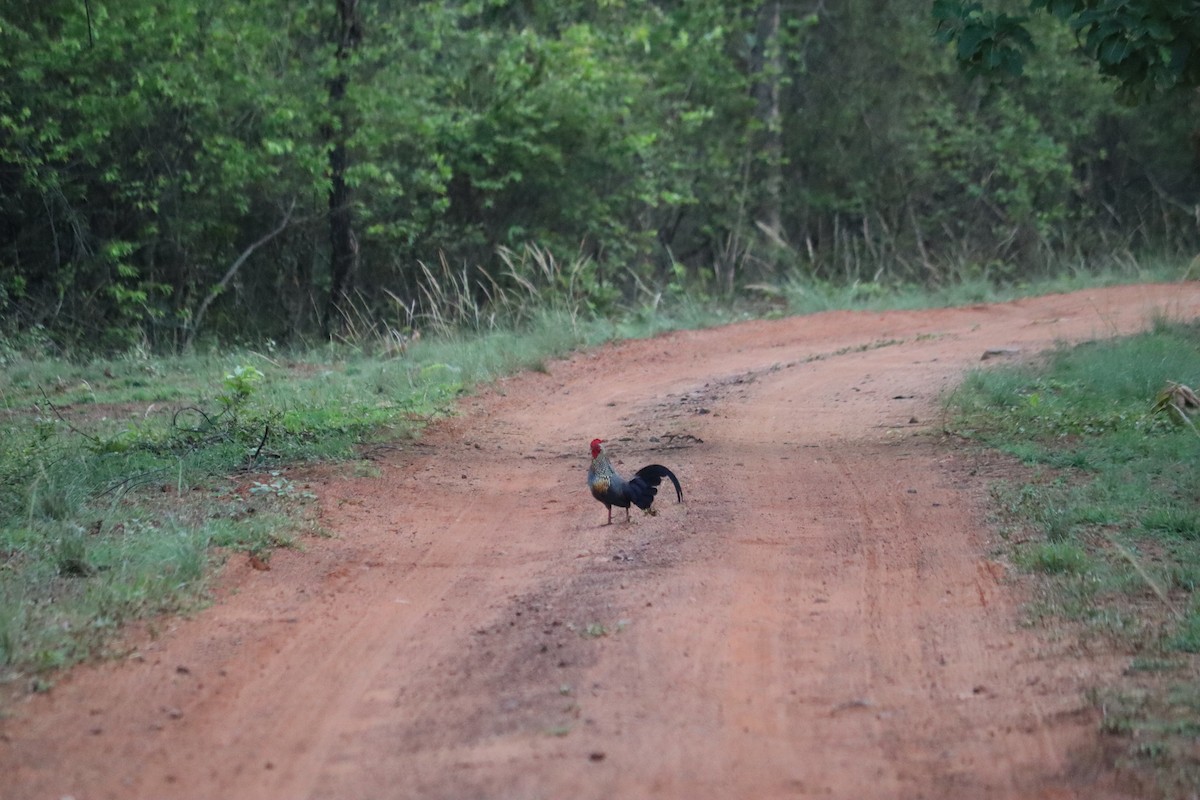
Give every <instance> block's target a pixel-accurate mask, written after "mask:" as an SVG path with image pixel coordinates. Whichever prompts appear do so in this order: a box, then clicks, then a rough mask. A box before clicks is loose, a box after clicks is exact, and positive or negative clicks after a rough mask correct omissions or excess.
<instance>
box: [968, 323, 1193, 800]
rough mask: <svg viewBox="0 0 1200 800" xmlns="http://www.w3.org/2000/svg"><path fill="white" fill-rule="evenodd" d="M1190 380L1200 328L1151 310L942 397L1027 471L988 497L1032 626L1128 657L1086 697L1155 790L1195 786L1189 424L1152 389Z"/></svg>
mask: <svg viewBox="0 0 1200 800" xmlns="http://www.w3.org/2000/svg"><path fill="white" fill-rule="evenodd" d="M1197 382H1200V324H1197V323H1195V322H1182V321H1168V320H1165V319H1159V320H1156V321H1154V322H1153V323H1152V324H1151V327H1150V329H1149V330H1148V331H1146V332H1144V333H1142V334H1139V335H1136V336H1132V337H1128V338H1124V339H1119V340H1113V341H1103V342H1090V343H1086V344H1082V345H1079V346H1076V347H1070V348H1067V347H1064V348H1061V349H1057V350H1055V351H1053V352H1051V353H1049V354H1047V355H1046V356H1045V358H1044V359H1043V360H1042V361H1041V362H1040V363H1037V364H1034V365H1026V366H1013V367H998V368H995V369H987V370H981V371H978V372H975V373H973V374H971V375H970V376H969V377H968V378H967V379H966V381H965V382H964V383H963V384H962V386H961V387H960V388H959V389H958V390H957V392H956V393H955V394H954V395H953V397H952V398H951V405H952V407H953V409H954V411H955V413H956V414H957V419H956V422H955V427H956V430H957V432H958V433H961V434H965V435H968V436H971V437H973V438H975V439H978V440H979V441H981V442H984V443H986V444H988V445H990V446H991V447H995V448H998V449H1000V450H1002V451H1004V452H1006V453H1009V454H1011V455H1012V456H1014V457H1016V458H1017V459H1019V460H1020V462H1021V463H1023V464H1024V465H1026V469H1025V470H1023V472H1024V473H1025V474H1024V476H1023V477H1022V478H1021V479H1015V480H1011V481H1008V482H1004V483H1001V484H998V485H997V486H996V487H995V488H994V500H995V507H996V509H997V513H998V517H999V522H1000V525H1001V532H1002V535H1003V537H1004V539H1005V541H1006V545H1005V548H1004V549H1005V551H1006V552H1007V554H1008V555H1009V557H1011V558H1012V560H1013V561H1014V562H1015V563H1016V564H1017V565H1018V566H1019V567H1022V568H1024V569H1025V570H1028V571H1029V572H1030V573H1032V574H1034V575H1036V576H1038V581H1037V583H1038V587H1039V588H1038V590H1037V591H1038V595H1037V599H1036V601H1035V602H1034V603H1033V604H1032V605H1031V606H1030V609H1029V612H1030V619H1031V622H1032V623H1033V624H1036V625H1039V626H1055V625H1059V624H1063V623H1064V622H1066V623H1068V624H1071V625H1075V626H1078V629H1079V630H1080V631H1081V632H1082V635H1083V637H1082V640H1083V643H1084V647H1086V648H1088V649H1093V648H1094V649H1096V650H1098V651H1100V652H1116V653H1118V654H1125V655H1126V656H1127V658H1128V667H1127V669H1126V670H1125V672H1124V674H1123V675H1122V676H1121V677H1120V678H1119V679H1117V680H1116V681H1115V682H1113V683H1110V684H1106V685H1101V686H1097V687H1095V688H1094V692H1093V700H1094V702H1095V703H1096V706H1097V707H1098V708H1099V710H1100V711H1101V714H1102V717H1103V723H1102V724H1103V728H1104V730H1105V732H1107V733H1109V734H1113V735H1114V736H1116V737H1121V738H1120V739H1119V740H1118V741H1120V742H1121V750H1122V752H1123V754H1124V755H1123V756H1122V758H1123V760H1124V761H1125V762H1126V764H1127V766H1133V767H1135V769H1134V773H1135V774H1139V775H1143V776H1150V777H1148V778H1146V779H1145V780H1146V781H1147V785H1146V786H1145V787H1143V788H1144V789H1145V790H1146V791H1147V792H1149V793H1152V794H1154V795H1162V796H1167V797H1193V796H1194V794H1193V793H1194V790H1195V787H1196V786H1197V785H1200V756H1198V754H1197V750H1196V741H1197V739H1198V737H1200V471H1198V470H1197V466H1198V465H1200V431H1198V430H1197V428H1196V427H1195V423H1194V422H1193V421H1191V420H1190V419H1186V418H1185V416H1184V415H1181V414H1180V413H1179V411H1187V410H1188V409H1184V408H1181V407H1180V405H1179V403H1178V402H1177V401H1175V405H1176V407H1175V408H1172V407H1171V406H1172V402H1173V401H1172V397H1171V395H1170V393H1169V392H1166V393H1164V389H1169V388H1170V387H1172V386H1174V385H1177V384H1183V385H1185V386H1186V385H1189V384H1190V385H1195V384H1196V383H1197ZM1177 397H1178V395H1177ZM1193 411H1194V409H1193Z"/></svg>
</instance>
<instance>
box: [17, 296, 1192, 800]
mask: <svg viewBox="0 0 1200 800" xmlns="http://www.w3.org/2000/svg"><path fill="white" fill-rule="evenodd" d="M1155 313H1159V314H1166V315H1168V316H1172V317H1179V318H1191V317H1193V316H1195V315H1197V313H1200V285H1197V284H1182V285H1169V286H1138V287H1126V288H1117V289H1109V290H1096V291H1087V292H1082V293H1078V294H1072V295H1065V296H1055V297H1048V298H1041V299H1034V300H1026V301H1021V302H1017V303H1012V304H1006V305H999V306H978V307H972V308H964V309H954V310H939V311H921V312H893V313H859V312H836V313H827V314H818V315H814V316H808V317H802V318H794V319H785V320H778V321H773V322H755V323H748V324H741V325H736V326H732V327H727V328H723V329H719V330H709V331H702V332H686V333H677V334H672V335H668V336H663V337H660V338H657V339H654V340H650V341H639V342H630V343H624V344H620V345H616V346H613V347H607V348H604V349H602V350H601V351H598V352H590V353H587V354H581V355H578V356H575V357H573V358H571V359H569V360H567V361H563V362H559V363H554V364H552V365H550V368H549V370H548V371H547V372H546V373H530V374H525V375H521V376H518V377H515V378H513V379H510V380H506V381H503V382H501V383H499V384H497V385H496V386H494V387H492V388H491V389H490V390H489V391H488V392H486V393H485V394H483V395H480V396H477V397H473V398H468V399H467V400H465V401H464V403H463V404H462V414H461V416H459V417H457V418H455V419H453V420H450V421H448V422H446V423H444V424H439V425H437V426H436V427H435V428H434V429H433V430H432V431H430V432H429V434H428V436H427V437H426V438H425V439H424V440H423V441H422V442H421V443H420V444H418V445H406V446H404V447H403V448H401V449H398V450H394V451H390V452H388V453H386V454H385V456H384V460H383V461H382V462H380V467H381V469H382V474H381V475H379V476H374V477H357V478H356V477H350V476H349V475H348V472H349V470H343V472H346V473H347V474H344V475H338V474H337V470H331V471H329V472H328V473H322V474H320V475H316V476H310V478H308V480H309V481H310V488H311V489H312V490H313V491H315V492H316V493H317V494H318V495H319V496H320V503H321V516H322V522H323V524H324V525H325V526H326V527H327V528H328V529H329V530H330V531H332V532H333V533H334V534H335V535H334V536H333V537H332V538H328V539H311V540H307V541H305V543H304V548H303V550H302V551H300V552H294V551H284V552H280V553H278V554H277V555H276V556H275V557H274V558H273V560H272V562H271V565H272V569H271V570H270V571H258V570H254V569H251V568H250V566H249V565H248V564H246V563H245V561H244V559H242V558H237V559H234V560H233V561H232V562H231V563H230V565H229V566H228V568H227V570H226V573H225V575H224V577H223V578H222V582H221V588H220V591H219V592H218V595H219V597H218V601H217V602H216V603H215V604H214V605H213V606H212V607H211V608H208V609H206V610H204V611H203V612H201V613H199V614H197V615H196V616H195V617H194V618H192V619H187V620H182V621H179V622H178V623H176V624H173V625H172V626H171V627H170V629H169V630H167V631H166V632H165V633H163V634H161V635H160V636H158V637H157V638H155V639H152V640H147V641H146V642H144V643H143V646H141V647H140V648H139V650H138V652H137V653H136V654H135V655H134V656H132V657H130V658H128V659H125V660H123V661H121V662H117V663H107V664H102V665H99V666H96V667H89V668H84V669H79V670H76V671H75V672H74V673H73V674H72V675H70V676H69V677H67V678H65V679H63V680H61V681H59V682H58V683H57V684H56V686H55V687H54V689H53V690H52V691H51V692H49V693H48V694H45V695H38V696H34V697H31V698H29V699H28V700H27V701H24V702H22V703H20V704H19V705H18V706H17V707H16V708H15V709H13V710H12V714H11V715H10V716H9V717H8V718H7V719H3V720H2V721H0V796H2V797H4V798H8V799H9V800H18V798H42V799H43V800H46V799H53V800H57V798H61V797H74V798H77V800H99V799H100V798H122V799H127V798H218V797H220V798H247V799H251V800H252V799H254V798H272V799H274V798H279V799H280V800H286V799H290V798H343V799H344V798H364V799H365V798H423V799H424V798H428V799H429V800H441V799H443V798H444V799H445V800H450V799H451V798H453V800H470V799H471V798H481V799H482V798H531V799H532V798H579V799H581V800H585V799H588V798H596V799H597V800H598V799H599V798H680V799H681V800H682V799H683V798H688V799H689V800H691V799H693V798H714V800H715V799H716V798H721V799H722V800H727V799H730V798H735V799H736V798H759V799H761V798H784V797H787V798H792V797H797V798H799V797H834V798H1001V797H1003V798H1066V797H1088V798H1103V797H1120V796H1122V795H1121V792H1120V790H1119V788H1118V787H1119V782H1117V781H1116V780H1115V779H1114V777H1113V775H1112V774H1111V773H1110V772H1109V771H1107V770H1106V769H1105V768H1104V766H1103V758H1102V756H1101V751H1100V742H1099V741H1098V738H1097V734H1096V719H1095V718H1094V717H1093V715H1092V712H1091V711H1090V710H1089V708H1088V706H1087V704H1086V702H1085V701H1084V699H1083V697H1082V696H1081V694H1080V690H1081V687H1082V686H1084V685H1086V684H1087V683H1088V682H1089V681H1091V680H1093V679H1094V677H1095V676H1096V675H1098V674H1100V673H1102V672H1103V671H1104V670H1106V669H1119V665H1112V664H1101V663H1096V662H1094V661H1086V660H1081V659H1080V658H1079V657H1078V655H1077V654H1075V653H1074V652H1073V651H1072V649H1071V647H1070V643H1069V642H1065V641H1061V640H1057V641H1056V640H1048V639H1046V638H1045V637H1040V635H1039V634H1038V633H1037V632H1036V631H1034V632H1031V631H1028V630H1025V629H1022V628H1021V627H1020V625H1019V619H1020V613H1019V602H1020V597H1019V596H1017V595H1018V592H1019V589H1018V588H1015V587H1014V585H1013V583H1012V582H1011V581H1010V580H1009V579H1008V577H1007V576H1006V571H1005V567H1004V566H1003V564H1002V563H1001V561H1000V560H999V559H998V558H997V557H996V556H995V555H994V551H993V550H992V549H991V548H990V547H989V534H988V531H987V528H986V525H985V508H984V500H985V491H986V479H987V477H988V475H987V474H986V473H987V469H986V467H985V468H984V469H983V470H982V471H980V470H979V469H978V466H979V465H978V463H976V462H974V461H972V460H971V459H970V458H968V457H967V456H966V455H964V454H962V453H958V452H956V451H955V447H956V445H955V442H954V441H953V440H950V439H947V438H945V437H943V436H942V435H941V409H940V405H939V395H940V394H941V393H942V392H943V390H945V389H946V388H948V387H950V386H952V385H953V384H954V383H955V382H956V381H957V380H958V379H959V377H960V376H961V374H962V373H963V371H964V370H965V369H968V368H970V367H972V366H975V365H977V364H978V363H979V361H980V357H981V355H982V354H983V352H984V351H985V350H989V349H999V348H1013V349H1019V350H1020V351H1021V352H1020V355H1017V356H1015V357H1017V358H1020V357H1025V356H1029V355H1032V354H1033V353H1035V352H1036V351H1037V350H1038V349H1040V348H1043V347H1046V346H1049V345H1051V344H1053V343H1054V342H1055V341H1056V340H1079V339H1086V338H1096V337H1107V336H1111V335H1113V334H1115V333H1117V332H1122V331H1131V330H1136V329H1140V328H1142V327H1144V326H1145V324H1146V323H1147V322H1148V320H1149V319H1150V318H1151V316H1152V315H1153V314H1155ZM1010 357H1011V356H1010ZM597 436H600V437H605V438H607V439H609V441H610V444H609V450H610V452H611V453H612V455H613V456H614V461H615V462H616V463H617V464H618V468H619V469H624V470H626V471H632V470H633V469H636V468H638V467H640V466H642V465H643V464H645V463H648V462H650V461H658V462H662V463H665V464H667V465H668V466H670V467H671V468H672V469H674V470H675V471H676V472H677V474H678V475H679V477H680V479H681V480H682V482H683V485H684V493H685V495H684V503H683V504H676V503H674V502H670V501H671V500H672V499H673V498H664V497H662V496H660V499H659V502H658V504H657V506H658V508H659V509H660V513H659V515H658V516H657V517H646V516H642V515H640V514H638V515H636V516H635V518H634V521H633V523H632V524H625V523H624V513H623V512H621V511H619V510H618V511H617V512H616V513H615V514H614V518H615V519H617V520H620V522H619V523H618V524H614V525H612V526H605V525H603V524H602V523H603V522H604V519H605V512H604V508H603V506H601V505H600V504H599V503H596V502H595V501H594V500H593V499H592V498H591V497H590V496H589V495H588V494H587V491H586V488H585V486H584V472H585V470H586V468H587V460H588V453H587V445H588V442H589V441H590V440H591V439H592V438H593V437H597ZM972 473H978V474H972ZM293 478H297V476H293ZM297 479H300V480H303V478H297Z"/></svg>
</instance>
